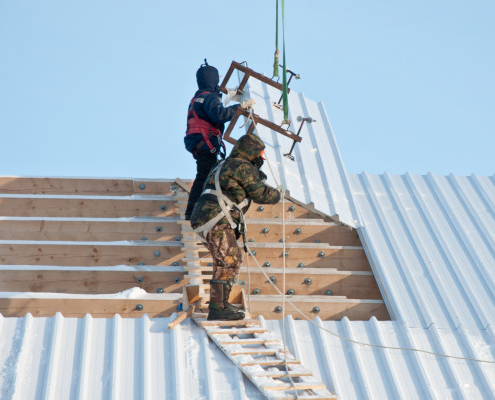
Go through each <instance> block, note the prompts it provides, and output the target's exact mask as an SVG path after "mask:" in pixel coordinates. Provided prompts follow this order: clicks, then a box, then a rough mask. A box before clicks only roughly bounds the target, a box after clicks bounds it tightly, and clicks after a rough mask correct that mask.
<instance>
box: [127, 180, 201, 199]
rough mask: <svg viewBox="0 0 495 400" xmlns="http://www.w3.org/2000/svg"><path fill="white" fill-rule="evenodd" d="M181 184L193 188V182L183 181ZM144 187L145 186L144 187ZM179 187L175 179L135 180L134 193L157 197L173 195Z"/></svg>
mask: <svg viewBox="0 0 495 400" xmlns="http://www.w3.org/2000/svg"><path fill="white" fill-rule="evenodd" d="M181 183H183V184H186V185H188V186H189V187H190V186H192V180H190V179H183V180H181ZM143 185H144V186H143ZM178 187H179V185H178V184H177V183H176V182H175V179H135V180H134V193H135V194H155V195H171V194H173V193H174V192H175V191H176V189H177V188H178Z"/></svg>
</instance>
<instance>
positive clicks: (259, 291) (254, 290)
mask: <svg viewBox="0 0 495 400" xmlns="http://www.w3.org/2000/svg"><path fill="white" fill-rule="evenodd" d="M260 293H261V290H259V289H253V294H260Z"/></svg>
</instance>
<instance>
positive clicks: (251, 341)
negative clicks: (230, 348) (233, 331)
mask: <svg viewBox="0 0 495 400" xmlns="http://www.w3.org/2000/svg"><path fill="white" fill-rule="evenodd" d="M279 342H280V341H279V340H278V339H272V340H266V339H240V340H226V341H225V342H220V344H221V345H222V346H226V345H231V344H241V345H247V344H265V343H279Z"/></svg>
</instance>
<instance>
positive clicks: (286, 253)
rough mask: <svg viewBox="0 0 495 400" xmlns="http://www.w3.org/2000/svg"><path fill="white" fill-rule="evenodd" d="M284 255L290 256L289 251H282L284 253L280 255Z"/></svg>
mask: <svg viewBox="0 0 495 400" xmlns="http://www.w3.org/2000/svg"><path fill="white" fill-rule="evenodd" d="M284 255H285V257H289V252H288V251H286V252H285V253H284V252H282V254H281V255H280V257H283V256H284Z"/></svg>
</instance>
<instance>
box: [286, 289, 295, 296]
mask: <svg viewBox="0 0 495 400" xmlns="http://www.w3.org/2000/svg"><path fill="white" fill-rule="evenodd" d="M287 294H288V295H289V296H292V295H294V294H296V291H295V290H294V289H289V290H287Z"/></svg>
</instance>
